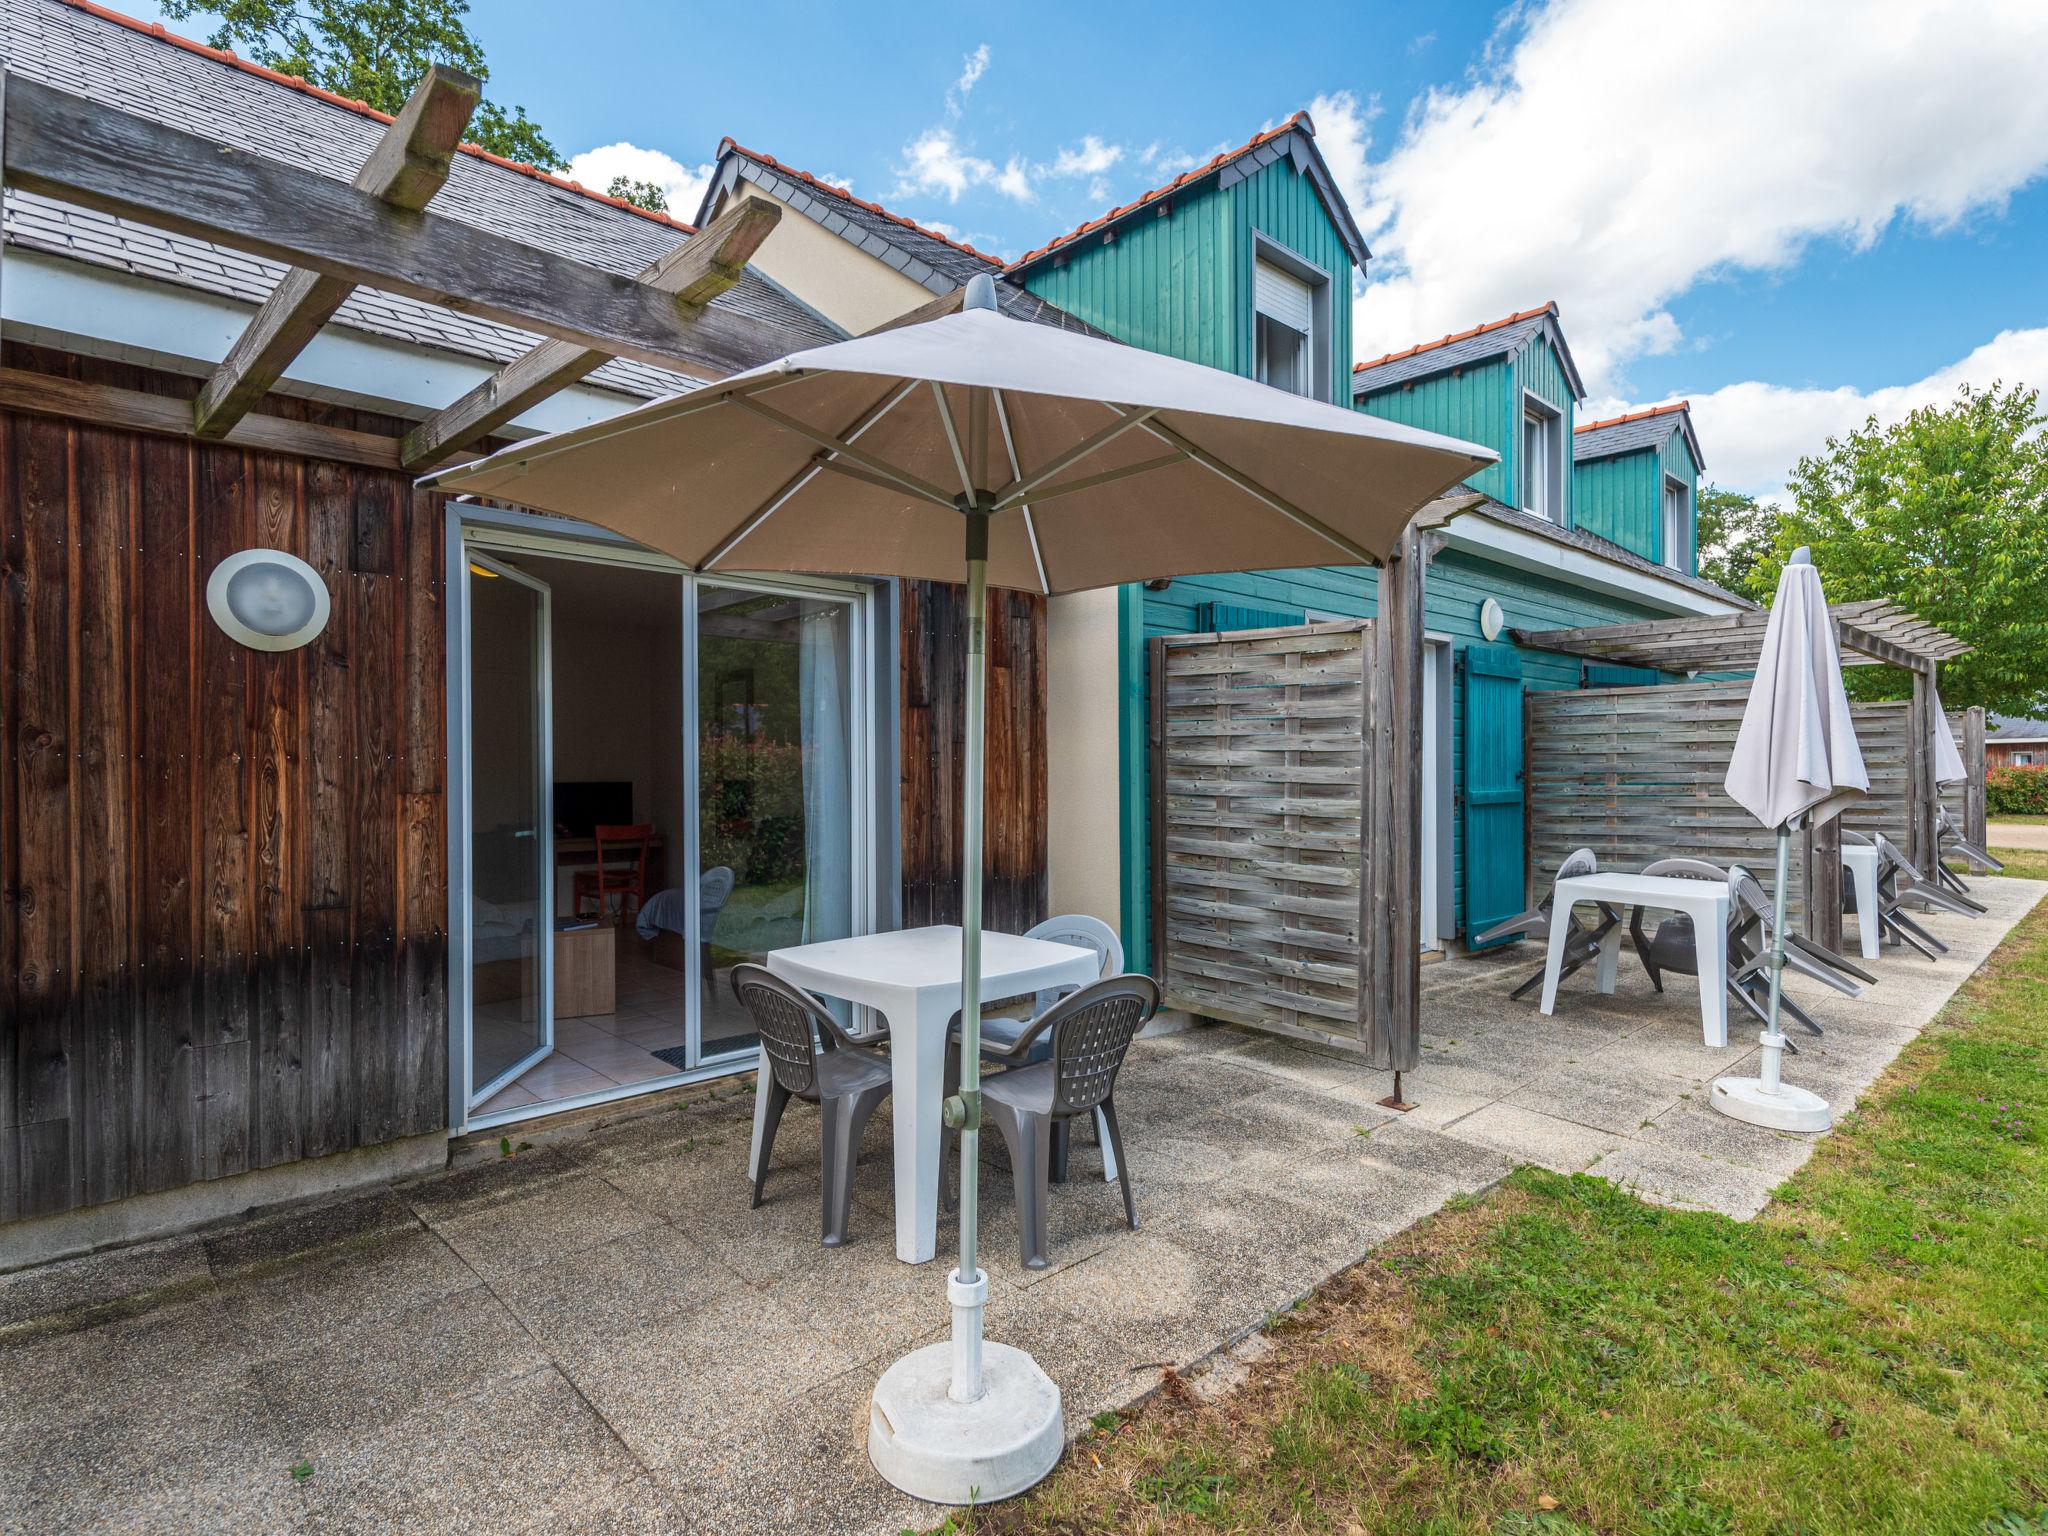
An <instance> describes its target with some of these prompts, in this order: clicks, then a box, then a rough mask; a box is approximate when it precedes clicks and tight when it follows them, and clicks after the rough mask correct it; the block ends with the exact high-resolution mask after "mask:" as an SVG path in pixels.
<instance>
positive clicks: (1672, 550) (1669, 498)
mask: <svg viewBox="0 0 2048 1536" xmlns="http://www.w3.org/2000/svg"><path fill="white" fill-rule="evenodd" d="M1691 500H1692V498H1691V497H1690V496H1688V495H1687V494H1686V487H1685V482H1684V481H1683V480H1680V479H1677V478H1675V477H1673V476H1671V475H1666V476H1665V477H1664V563H1665V564H1666V565H1668V566H1670V567H1671V569H1672V570H1674V571H1682V570H1684V569H1685V567H1686V555H1687V553H1688V552H1689V551H1690V549H1691V546H1692V508H1691V506H1690V505H1689V503H1690V502H1691Z"/></svg>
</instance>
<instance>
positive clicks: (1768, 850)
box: [1523, 653, 1965, 911]
mask: <svg viewBox="0 0 2048 1536" xmlns="http://www.w3.org/2000/svg"><path fill="white" fill-rule="evenodd" d="M1524 654H1525V658H1526V656H1527V655H1528V654H1529V653H1524ZM1748 700H1749V685H1748V684H1747V683H1683V684H1675V685H1670V686H1666V687H1661V688H1601V689H1586V690H1582V691H1579V692H1574V693H1562V692H1554V693H1545V694H1534V695H1531V696H1530V697H1529V698H1528V699H1527V700H1526V701H1525V703H1524V706H1523V707H1524V711H1525V714H1526V718H1527V727H1528V737H1527V739H1528V763H1527V767H1526V773H1527V779H1528V818H1529V819H1528V827H1529V831H1528V836H1529V887H1530V891H1531V893H1532V899H1533V896H1534V895H1537V894H1540V893H1541V892H1543V891H1545V890H1547V889H1548V888H1549V886H1550V882H1551V881H1552V880H1553V879H1554V878H1555V876H1556V874H1557V867H1558V865H1559V864H1560V863H1562V862H1563V860H1564V858H1565V857H1566V856H1567V855H1568V854H1570V853H1571V851H1572V850H1573V849H1575V848H1591V849H1592V850H1593V852H1594V853H1595V854H1597V855H1598V856H1599V859H1600V862H1601V865H1602V866H1603V867H1608V868H1616V869H1640V868H1642V867H1643V866H1644V865H1645V864H1647V863H1649V862H1650V861H1651V860H1653V859H1660V858H1695V859H1706V860H1709V861H1710V862H1712V863H1715V864H1724V865H1725V864H1741V865H1743V866H1744V867H1745V868H1747V869H1748V870H1749V872H1750V873H1751V874H1753V875H1755V876H1757V878H1758V879H1759V880H1761V881H1762V882H1763V884H1764V887H1765V888H1766V889H1769V887H1770V884H1771V876H1772V870H1773V860H1774V859H1775V857H1776V852H1775V849H1776V844H1775V839H1774V838H1773V837H1772V835H1771V832H1770V830H1769V829H1768V828H1766V827H1764V826H1761V825H1760V824H1759V823H1758V822H1757V820H1756V818H1755V817H1753V816H1751V815H1750V814H1749V812H1747V811H1745V810H1744V809H1742V807H1741V806H1739V805H1737V804H1736V803H1735V802H1734V801H1733V800H1731V799H1729V798H1728V795H1727V793H1726V791H1725V790H1724V789H1723V788H1722V785H1723V782H1724V781H1725V779H1726V777H1727V773H1728V760H1729V758H1730V757H1731V756H1732V755H1733V753H1734V750H1735V736H1736V732H1737V730H1738V729H1739V728H1740V726H1741V724H1742V712H1743V709H1744V707H1745V706H1746V705H1747V703H1748ZM1850 712H1851V715H1852V716H1853V718H1854V720H1855V723H1856V742H1857V745H1858V746H1859V747H1860V748H1861V750H1862V753H1863V765H1864V767H1865V769H1866V770H1867V771H1868V772H1869V775H1870V794H1869V796H1868V798H1866V799H1865V800H1863V801H1861V802H1859V803H1857V804H1856V805H1854V806H1852V807H1851V808H1850V809H1849V810H1847V811H1845V812H1844V813H1843V814H1842V817H1841V818H1840V819H1841V823H1842V825H1843V826H1844V827H1847V828H1849V829H1850V830H1852V831H1857V832H1863V833H1866V834H1867V833H1870V832H1882V833H1883V834H1884V835H1885V836H1886V837H1888V838H1890V839H1891V840H1892V841H1893V842H1895V843H1897V844H1898V845H1899V847H1900V849H1901V850H1902V851H1903V850H1904V847H1905V844H1904V841H1903V839H1904V837H1905V835H1906V815H1907V798H1908V783H1909V775H1910V772H1911V769H1910V765H1909V761H1908V759H1909V756H1910V750H1909V749H1910V746H1911V737H1910V729H1909V718H1908V717H1909V714H1910V709H1909V706H1908V705H1906V704H1905V703H1903V702H1898V701H1887V702H1879V703H1855V704H1852V705H1851V706H1850ZM1959 735H1960V733H1959ZM1949 798H1950V801H1951V804H1952V809H1953V810H1954V811H1955V812H1956V813H1957V814H1959V815H1960V814H1961V811H1962V808H1963V805H1964V800H1965V791H1964V788H1963V786H1957V787H1956V789H1955V791H1954V792H1953V793H1952V794H1951V796H1950V797H1949ZM1794 869H1795V873H1799V872H1800V865H1799V864H1798V863H1797V862H1796V855H1795V864H1794ZM1804 887H1805V881H1804V878H1803V877H1800V878H1795V880H1794V883H1793V887H1792V892H1791V906H1792V909H1793V910H1794V911H1801V910H1803V902H1802V900H1801V892H1802V891H1803V889H1804Z"/></svg>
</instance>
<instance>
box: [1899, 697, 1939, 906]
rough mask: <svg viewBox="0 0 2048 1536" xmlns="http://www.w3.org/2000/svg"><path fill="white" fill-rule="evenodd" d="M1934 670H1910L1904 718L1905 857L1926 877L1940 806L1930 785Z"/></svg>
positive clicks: (1936, 841) (1930, 869)
mask: <svg viewBox="0 0 2048 1536" xmlns="http://www.w3.org/2000/svg"><path fill="white" fill-rule="evenodd" d="M1934 668H1935V663H1934V662H1932V661H1924V660H1923V661H1921V662H1920V663H1919V664H1918V665H1916V666H1915V667H1914V668H1913V704H1912V708H1911V710H1910V712H1909V714H1908V716H1907V719H1908V722H1909V724H1908V727H1907V729H1908V730H1909V731H1910V732H1911V733H1912V737H1913V741H1912V747H1911V750H1910V751H1908V753H1907V754H1906V763H1907V774H1908V779H1907V785H1906V857H1907V858H1909V859H1911V860H1912V861H1913V862H1914V863H1915V864H1916V865H1918V866H1919V867H1920V869H1921V870H1922V871H1923V872H1926V873H1928V874H1930V875H1931V874H1932V872H1933V869H1934V862H1935V858H1936V853H1937V849H1938V847H1939V842H1940V838H1939V834H1938V832H1937V831H1936V822H1935V812H1936V809H1937V808H1938V807H1939V806H1940V804H1941V787H1940V786H1939V785H1938V784H1936V783H1935V782H1934Z"/></svg>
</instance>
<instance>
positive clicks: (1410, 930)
mask: <svg viewBox="0 0 2048 1536" xmlns="http://www.w3.org/2000/svg"><path fill="white" fill-rule="evenodd" d="M1424 537H1425V535H1424V534H1423V533H1422V532H1421V531H1420V530H1418V529H1417V528H1416V527H1415V526H1414V525H1412V524H1411V525H1410V527H1409V528H1408V530H1407V532H1405V533H1404V534H1403V535H1402V536H1401V542H1400V544H1399V545H1397V546H1396V547H1395V548H1394V549H1393V550H1392V551H1391V552H1390V553H1389V555H1388V556H1387V561H1386V564H1385V565H1383V566H1382V567H1381V568H1380V602H1379V616H1378V618H1377V620H1376V622H1375V628H1376V629H1377V631H1378V633H1377V635H1376V637H1375V638H1376V642H1377V643H1376V644H1375V645H1374V647H1373V657H1374V668H1373V675H1372V676H1371V677H1369V678H1367V679H1366V680H1365V681H1366V689H1367V692H1368V694H1369V695H1370V705H1369V707H1368V710H1367V717H1368V719H1369V721H1370V722H1371V726H1372V729H1371V730H1370V732H1369V734H1368V735H1367V738H1366V740H1365V743H1364V761H1363V763H1362V764H1361V773H1362V776H1363V782H1362V783H1361V785H1360V795H1359V813H1360V817H1361V820H1362V822H1363V825H1362V827H1361V829H1360V832H1361V835H1360V838H1359V858H1360V859H1361V860H1362V861H1363V864H1362V869H1361V879H1360V891H1361V893H1362V895H1363V898H1364V899H1363V900H1362V901H1361V903H1360V906H1361V910H1360V913H1359V916H1360V924H1359V1005H1360V1007H1361V1008H1365V1009H1368V1010H1370V1017H1369V1018H1368V1019H1367V1020H1366V1021H1365V1022H1366V1025H1367V1027H1366V1029H1365V1040H1366V1050H1367V1053H1368V1059H1369V1060H1370V1061H1371V1062H1372V1064H1373V1065H1374V1066H1376V1067H1379V1068H1381V1069H1383V1070H1391V1071H1393V1072H1395V1073H1397V1074H1399V1073H1403V1072H1412V1071H1414V1070H1415V1068H1416V1067H1417V1066H1419V1065H1421V1061H1422V1027H1421V993H1422V929H1421V921H1422V857H1423V850H1422V792H1423V784H1422V646H1423V616H1422V591H1423V585H1424V582H1425V579H1426V576H1425V567H1426V563H1427V562H1426V560H1425V557H1424V552H1423V539H1424ZM1400 1100H1401V1093H1400V1089H1399V1079H1398V1077H1397V1078H1396V1087H1395V1092H1394V1093H1393V1094H1392V1095H1391V1096H1390V1097H1389V1099H1388V1100H1386V1101H1384V1102H1387V1103H1389V1104H1390V1105H1392V1106H1393V1107H1397V1108H1405V1107H1406V1105H1405V1104H1404V1103H1401V1102H1400Z"/></svg>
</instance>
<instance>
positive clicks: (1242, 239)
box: [1018, 157, 1354, 402]
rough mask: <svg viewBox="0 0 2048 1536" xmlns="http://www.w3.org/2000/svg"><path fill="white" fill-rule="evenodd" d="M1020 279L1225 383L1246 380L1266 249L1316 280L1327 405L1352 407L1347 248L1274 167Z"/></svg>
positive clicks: (1288, 175)
mask: <svg viewBox="0 0 2048 1536" xmlns="http://www.w3.org/2000/svg"><path fill="white" fill-rule="evenodd" d="M1114 234H1115V238H1114V239H1112V240H1107V241H1105V240H1103V239H1101V238H1090V239H1085V240H1080V241H1077V242H1075V244H1074V246H1073V247H1072V249H1070V250H1063V251H1062V252H1061V253H1060V254H1059V255H1057V256H1055V257H1054V258H1052V259H1051V260H1049V261H1044V262H1041V263H1039V264H1038V265H1036V266H1033V267H1031V268H1030V269H1029V270H1027V271H1025V272H1023V273H1021V274H1018V276H1019V280H1020V281H1022V283H1023V284H1024V286H1025V287H1026V288H1028V289H1030V290H1031V291H1032V292H1033V293H1035V294H1037V295H1039V296H1040V297H1041V298H1043V299H1046V300H1047V301H1049V302H1051V303H1053V304H1057V305H1058V306H1059V307H1060V308H1061V309H1064V310H1065V311H1067V313H1069V314H1071V315H1077V316H1079V317H1080V318H1081V319H1083V320H1086V321H1087V322H1088V323H1089V324H1090V325H1095V326H1100V327H1101V328H1102V329H1103V330H1105V331H1107V332H1109V333H1110V334H1111V335H1112V336H1115V337H1116V338H1117V339H1118V340H1120V341H1125V342H1128V343H1130V344H1131V345H1132V346H1136V347H1143V348H1145V349H1146V350H1147V351H1151V352H1163V353H1165V354H1166V355H1167V356H1169V357H1180V358H1186V359H1187V360H1188V361H1190V362H1196V363H1206V364H1207V365H1208V366H1209V367H1211V368H1221V369H1223V370H1225V371H1226V372H1229V373H1237V374H1243V375H1246V376H1249V375H1250V374H1251V372H1252V356H1253V354H1252V298H1251V294H1252V263H1253V261H1254V260H1255V259H1256V257H1257V253H1258V249H1259V247H1260V245H1261V243H1262V242H1271V244H1272V245H1273V246H1275V247H1278V248H1279V250H1280V252H1281V253H1283V254H1284V255H1285V256H1287V257H1291V258H1292V259H1293V260H1294V261H1295V262H1298V263H1300V264H1302V265H1303V266H1305V267H1307V268H1311V269H1313V270H1314V271H1315V272H1317V273H1319V274H1322V279H1323V282H1324V284H1325V285H1326V288H1327V295H1326V299H1327V301H1326V303H1325V304H1324V305H1323V309H1322V316H1323V318H1324V320H1325V323H1326V326H1327V334H1328V344H1327V347H1326V349H1325V350H1326V352H1327V357H1326V367H1325V368H1324V369H1323V370H1320V371H1321V372H1322V373H1323V374H1324V375H1325V376H1326V379H1325V381H1326V383H1327V390H1326V392H1325V393H1324V395H1323V398H1324V399H1327V400H1335V401H1339V402H1342V401H1344V400H1347V399H1348V398H1349V393H1350V382H1349V381H1350V377H1351V287H1352V277H1353V271H1354V269H1353V266H1352V261H1351V252H1350V249H1349V248H1348V247H1347V246H1346V244H1345V242H1344V237H1343V235H1342V233H1341V232H1340V231H1339V230H1338V228H1337V226H1336V224H1335V223H1334V222H1333V221H1332V220H1331V218H1330V214H1329V210H1328V209H1327V208H1326V207H1325V206H1324V203H1323V200H1322V197H1321V195H1320V194H1319V193H1318V191H1317V189H1316V186H1315V183H1314V182H1313V181H1312V180H1311V179H1310V178H1309V177H1308V176H1307V175H1305V174H1303V173H1302V172H1301V171H1300V170H1299V169H1298V168H1297V165H1296V163H1295V161H1293V160H1292V159H1289V158H1285V157H1283V158H1281V159H1278V160H1275V161H1274V162H1273V163H1272V164H1270V165H1266V166H1262V167H1261V168H1259V169H1258V170H1256V171H1253V172H1252V173H1251V174H1250V175H1249V176H1245V177H1243V178H1242V179H1239V180H1236V181H1233V182H1231V183H1230V184H1229V185H1227V186H1226V185H1224V184H1223V181H1222V179H1221V178H1220V177H1219V178H1216V179H1213V180H1211V181H1209V182H1207V183H1205V184H1202V185H1198V186H1194V187H1190V188H1189V189H1187V190H1186V191H1184V192H1178V193H1175V194H1174V195H1173V196H1172V197H1171V198H1166V199H1162V200H1161V205H1160V207H1159V210H1158V211H1157V212H1147V213H1145V214H1143V215H1141V216H1139V217H1136V218H1131V219H1126V220H1124V221H1123V222H1122V223H1120V224H1119V225H1118V226H1117V227H1116V229H1115V231H1114Z"/></svg>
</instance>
